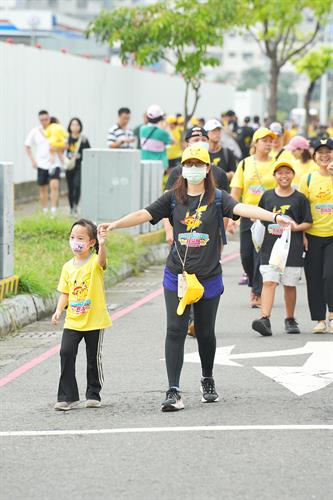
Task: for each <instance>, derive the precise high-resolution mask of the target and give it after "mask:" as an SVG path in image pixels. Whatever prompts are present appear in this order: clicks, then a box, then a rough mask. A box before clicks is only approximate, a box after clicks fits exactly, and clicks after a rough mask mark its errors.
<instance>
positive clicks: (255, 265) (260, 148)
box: [230, 127, 276, 308]
mask: <svg viewBox="0 0 333 500" xmlns="http://www.w3.org/2000/svg"><path fill="white" fill-rule="evenodd" d="M274 137H275V134H274V133H273V132H272V131H271V130H269V129H268V128H265V127H261V128H258V130H256V132H255V133H254V135H253V151H254V154H251V155H250V156H248V157H247V158H244V160H242V161H241V162H240V163H239V164H238V167H237V170H236V173H235V175H234V177H233V178H232V181H231V184H230V186H231V196H232V197H233V198H234V199H235V200H236V201H239V200H242V201H243V202H244V203H248V204H250V205H253V206H257V205H258V203H259V201H260V198H261V196H262V195H263V193H264V192H265V191H267V190H268V189H274V188H275V186H276V180H275V177H274V175H273V169H274V159H273V158H272V157H271V156H270V153H271V150H272V143H273V138H274ZM245 217H246V218H244V217H242V219H241V223H240V253H241V260H242V265H243V268H244V271H245V273H246V274H247V276H248V286H249V287H251V307H253V308H257V307H260V303H261V302H260V296H261V290H262V277H261V274H260V271H259V266H260V256H259V253H257V252H256V250H255V248H254V246H253V243H252V235H251V226H252V222H251V220H250V218H247V217H248V216H247V215H246V216H245Z"/></svg>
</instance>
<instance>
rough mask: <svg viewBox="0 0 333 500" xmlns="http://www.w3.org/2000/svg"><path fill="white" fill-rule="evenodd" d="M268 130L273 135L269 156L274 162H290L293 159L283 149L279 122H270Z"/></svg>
mask: <svg viewBox="0 0 333 500" xmlns="http://www.w3.org/2000/svg"><path fill="white" fill-rule="evenodd" d="M269 128H270V130H271V131H272V132H273V133H274V134H275V137H274V139H273V145H272V151H271V156H272V158H274V159H275V161H278V160H279V161H292V159H293V157H292V155H291V153H290V151H287V150H286V149H285V148H284V144H285V142H284V129H283V127H282V125H281V123H280V122H272V123H271V124H270V126H269Z"/></svg>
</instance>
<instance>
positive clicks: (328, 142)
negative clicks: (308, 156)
mask: <svg viewBox="0 0 333 500" xmlns="http://www.w3.org/2000/svg"><path fill="white" fill-rule="evenodd" d="M312 147H313V149H314V153H315V152H316V151H318V149H319V148H322V147H326V148H328V149H331V150H332V151H333V140H332V139H330V138H328V139H317V140H316V141H313V143H312Z"/></svg>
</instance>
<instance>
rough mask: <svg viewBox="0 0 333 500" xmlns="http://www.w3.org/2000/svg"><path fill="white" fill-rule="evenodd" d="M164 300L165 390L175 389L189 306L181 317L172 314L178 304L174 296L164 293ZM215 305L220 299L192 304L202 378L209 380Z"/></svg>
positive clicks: (211, 370)
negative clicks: (165, 312) (165, 311)
mask: <svg viewBox="0 0 333 500" xmlns="http://www.w3.org/2000/svg"><path fill="white" fill-rule="evenodd" d="M164 298H165V304H166V310H167V335H166V339H165V360H166V367H167V372H168V380H169V387H179V379H180V373H181V370H182V367H183V361H184V344H185V339H186V335H187V328H188V320H189V314H190V306H187V307H186V309H185V311H184V314H183V315H182V316H178V315H177V312H176V311H177V307H178V303H179V299H178V296H177V292H171V291H170V290H166V289H164ZM219 302H220V295H218V296H217V297H214V298H212V299H201V300H199V302H197V303H196V304H193V308H194V325H195V334H196V338H197V341H198V347H199V355H200V360H201V369H202V376H203V377H212V376H213V365H214V358H215V351H216V337H215V319H216V313H217V309H218V305H219Z"/></svg>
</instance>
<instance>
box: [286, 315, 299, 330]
mask: <svg viewBox="0 0 333 500" xmlns="http://www.w3.org/2000/svg"><path fill="white" fill-rule="evenodd" d="M284 329H285V332H286V333H301V330H300V329H299V327H298V323H297V321H296V320H295V318H286V319H285V320H284Z"/></svg>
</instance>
